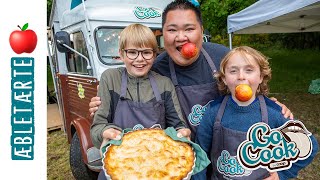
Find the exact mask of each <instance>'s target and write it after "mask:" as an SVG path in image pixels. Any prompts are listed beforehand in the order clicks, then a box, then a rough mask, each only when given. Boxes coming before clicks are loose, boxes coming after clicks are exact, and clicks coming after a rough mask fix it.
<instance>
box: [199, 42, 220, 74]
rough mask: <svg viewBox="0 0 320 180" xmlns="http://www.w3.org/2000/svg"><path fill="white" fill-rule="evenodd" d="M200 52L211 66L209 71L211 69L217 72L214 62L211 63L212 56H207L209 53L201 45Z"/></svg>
mask: <svg viewBox="0 0 320 180" xmlns="http://www.w3.org/2000/svg"><path fill="white" fill-rule="evenodd" d="M201 52H202V53H203V55H204V57H205V59H206V60H207V63H208V64H209V66H210V68H211V71H212V72H213V73H215V72H217V68H216V66H215V65H214V63H213V60H212V58H211V57H210V56H209V54H208V53H207V51H206V50H204V48H203V47H202V48H201Z"/></svg>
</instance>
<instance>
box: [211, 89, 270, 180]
mask: <svg viewBox="0 0 320 180" xmlns="http://www.w3.org/2000/svg"><path fill="white" fill-rule="evenodd" d="M229 97H230V96H225V97H224V99H223V101H222V103H221V105H220V108H219V110H218V114H217V117H216V120H215V123H214V127H213V132H214V134H213V141H212V142H213V143H212V148H211V162H212V166H213V176H212V177H211V179H224V177H227V179H264V178H266V177H269V172H268V171H267V170H266V169H262V168H260V169H257V170H254V171H252V172H251V174H250V175H249V176H242V177H240V176H233V177H230V176H226V175H223V174H221V173H220V172H219V171H218V169H217V168H218V167H217V161H218V157H219V156H220V155H221V152H222V151H223V150H227V151H228V152H229V153H230V156H236V155H237V149H238V146H239V145H240V143H241V142H243V141H245V140H246V138H247V132H242V131H237V130H232V129H229V128H225V127H223V126H222V124H221V119H222V116H223V113H224V110H225V107H226V104H227V101H228V99H229ZM258 98H259V102H260V109H261V115H262V122H264V123H266V124H268V112H267V106H266V103H265V100H264V98H263V96H262V95H259V96H258ZM244 123H245V122H244Z"/></svg>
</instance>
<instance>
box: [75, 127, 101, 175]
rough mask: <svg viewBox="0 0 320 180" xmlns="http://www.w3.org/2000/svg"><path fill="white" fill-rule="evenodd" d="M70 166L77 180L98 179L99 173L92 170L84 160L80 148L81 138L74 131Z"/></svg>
mask: <svg viewBox="0 0 320 180" xmlns="http://www.w3.org/2000/svg"><path fill="white" fill-rule="evenodd" d="M70 167H71V171H72V174H73V176H74V177H75V178H76V179H77V180H91V179H95V180H96V179H97V178H98V173H97V172H94V171H91V170H90V169H89V168H88V167H87V165H86V164H85V163H84V162H83V159H82V155H81V150H80V140H79V138H78V135H77V133H74V135H73V137H72V140H71V146H70Z"/></svg>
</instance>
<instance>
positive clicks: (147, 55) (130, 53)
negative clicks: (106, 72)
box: [123, 49, 154, 60]
mask: <svg viewBox="0 0 320 180" xmlns="http://www.w3.org/2000/svg"><path fill="white" fill-rule="evenodd" d="M123 51H124V52H126V55H127V57H128V58H129V59H131V60H135V59H137V58H138V56H139V54H140V53H141V55H142V57H143V58H144V59H145V60H150V59H152V58H153V55H154V50H152V49H145V50H137V49H123Z"/></svg>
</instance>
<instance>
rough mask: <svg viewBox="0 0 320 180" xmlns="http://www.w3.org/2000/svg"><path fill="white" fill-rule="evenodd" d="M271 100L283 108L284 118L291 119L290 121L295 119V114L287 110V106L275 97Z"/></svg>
mask: <svg viewBox="0 0 320 180" xmlns="http://www.w3.org/2000/svg"><path fill="white" fill-rule="evenodd" d="M270 99H271V100H272V101H274V102H275V103H277V104H278V105H279V106H280V107H281V108H282V111H281V113H282V114H283V116H284V117H285V118H288V117H290V119H293V114H292V113H291V111H290V109H288V108H287V106H286V105H284V104H282V103H280V102H279V101H278V100H277V99H276V98H274V97H271V98H270Z"/></svg>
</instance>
